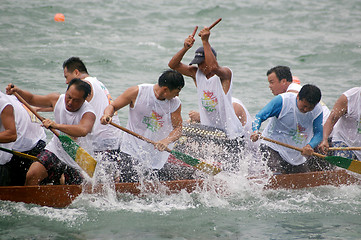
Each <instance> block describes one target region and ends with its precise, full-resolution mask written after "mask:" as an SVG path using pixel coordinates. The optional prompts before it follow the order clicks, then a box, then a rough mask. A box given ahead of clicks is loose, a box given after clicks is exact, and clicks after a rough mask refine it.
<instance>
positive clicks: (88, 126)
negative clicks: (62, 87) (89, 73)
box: [6, 78, 95, 185]
mask: <svg viewBox="0 0 361 240" xmlns="http://www.w3.org/2000/svg"><path fill="white" fill-rule="evenodd" d="M6 91H7V93H8V94H12V93H13V92H17V93H18V94H19V95H20V96H21V97H22V98H24V99H25V101H27V102H28V103H29V104H30V105H33V106H37V107H44V108H52V109H54V117H55V121H52V120H50V119H45V120H43V122H42V123H43V126H44V127H46V128H50V127H51V128H53V129H57V130H59V131H61V132H62V133H64V134H67V135H69V136H71V137H73V138H74V140H75V141H76V142H77V143H78V144H79V146H80V147H82V148H84V150H85V151H87V152H89V148H88V145H89V144H88V143H90V142H89V140H88V139H87V137H86V136H87V135H88V134H89V133H90V132H91V130H92V128H93V125H94V121H95V114H94V111H93V108H92V107H91V106H90V104H89V103H88V102H87V101H85V99H86V98H87V97H88V95H89V94H90V91H91V87H90V85H89V84H88V83H86V82H84V81H82V80H80V79H77V78H75V79H73V80H72V81H70V83H69V85H68V89H67V91H66V93H65V95H64V94H62V95H60V94H59V93H51V94H48V95H34V94H32V93H30V92H28V91H25V90H21V89H19V88H17V87H13V88H12V87H11V85H10V84H9V85H8V87H7V89H6ZM89 153H90V152H89ZM38 159H39V161H38V162H34V163H33V164H32V165H31V166H30V169H29V171H28V173H27V175H26V183H25V185H39V184H40V183H41V182H42V181H43V180H45V181H46V183H49V182H52V183H55V184H59V181H60V177H61V175H62V174H64V176H65V183H66V184H80V183H81V182H82V180H83V177H82V175H81V173H80V172H81V171H82V170H81V168H80V167H79V166H78V165H77V163H76V162H75V161H74V160H73V159H72V158H71V157H70V156H69V155H68V154H67V153H66V152H65V150H64V149H63V147H62V145H61V143H60V141H59V139H58V138H57V137H56V136H55V135H54V137H53V138H52V139H51V140H50V142H49V143H48V144H47V146H46V147H45V150H44V151H42V152H41V153H40V154H39V155H38Z"/></svg>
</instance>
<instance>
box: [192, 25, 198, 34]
mask: <svg viewBox="0 0 361 240" xmlns="http://www.w3.org/2000/svg"><path fill="white" fill-rule="evenodd" d="M197 29H198V26H196V27H195V28H194V30H193V33H192V37H194V35H196V32H197Z"/></svg>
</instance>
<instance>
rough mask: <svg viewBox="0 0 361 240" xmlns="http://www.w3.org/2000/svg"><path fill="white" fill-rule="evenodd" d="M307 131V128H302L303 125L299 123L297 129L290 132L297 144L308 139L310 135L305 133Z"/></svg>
mask: <svg viewBox="0 0 361 240" xmlns="http://www.w3.org/2000/svg"><path fill="white" fill-rule="evenodd" d="M305 131H306V128H304V127H302V126H301V124H299V123H297V129H296V130H291V131H290V135H291V136H292V140H293V141H294V142H295V143H297V144H301V143H303V142H304V141H305V140H306V139H307V137H308V135H307V134H306V133H305Z"/></svg>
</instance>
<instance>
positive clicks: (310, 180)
mask: <svg viewBox="0 0 361 240" xmlns="http://www.w3.org/2000/svg"><path fill="white" fill-rule="evenodd" d="M253 179H254V178H253ZM350 184H361V180H360V179H359V178H357V177H355V176H354V175H351V174H349V173H347V171H345V170H333V171H323V172H310V173H299V174H283V175H275V176H273V177H271V178H270V179H269V183H268V184H267V185H266V186H265V189H279V188H285V189H300V188H307V187H317V186H322V185H333V186H340V185H350ZM161 185H162V189H167V190H166V192H167V193H169V194H171V193H174V192H178V191H180V190H186V191H187V192H192V191H194V190H195V189H196V188H197V186H199V187H201V188H202V187H203V181H202V180H195V179H193V180H177V181H167V182H162V184H161ZM159 187H160V186H159V185H154V184H152V183H143V185H142V188H140V183H117V184H115V190H116V191H117V192H118V193H130V194H134V195H139V194H141V193H143V191H145V193H146V192H157V191H159ZM141 189H143V190H141ZM144 189H145V190H144ZM101 190H102V186H96V187H91V186H81V185H46V186H10V187H0V200H4V201H14V202H24V203H30V204H37V205H41V206H48V207H56V208H63V207H67V206H69V205H70V204H71V203H72V202H73V200H74V199H75V198H76V197H78V196H79V195H80V194H81V193H82V192H84V193H87V194H92V193H98V192H101Z"/></svg>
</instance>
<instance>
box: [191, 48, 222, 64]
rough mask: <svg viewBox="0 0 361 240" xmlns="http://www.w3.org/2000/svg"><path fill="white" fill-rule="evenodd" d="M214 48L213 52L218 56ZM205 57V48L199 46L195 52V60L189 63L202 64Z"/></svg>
mask: <svg viewBox="0 0 361 240" xmlns="http://www.w3.org/2000/svg"><path fill="white" fill-rule="evenodd" d="M211 49H212V53H213V55H214V56H215V57H216V58H217V53H216V51H215V50H214V49H213V48H211ZM204 59H205V55H204V48H203V47H199V48H198V49H197V50H196V52H195V56H194V58H193V60H192V61H191V62H190V63H189V65H192V64H201V63H202V62H204Z"/></svg>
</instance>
